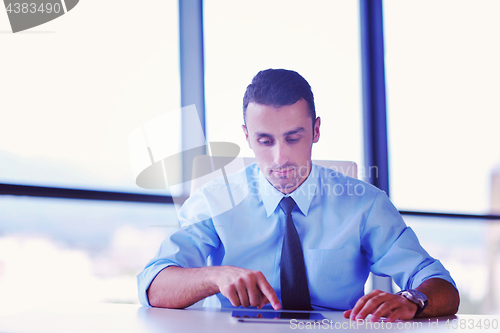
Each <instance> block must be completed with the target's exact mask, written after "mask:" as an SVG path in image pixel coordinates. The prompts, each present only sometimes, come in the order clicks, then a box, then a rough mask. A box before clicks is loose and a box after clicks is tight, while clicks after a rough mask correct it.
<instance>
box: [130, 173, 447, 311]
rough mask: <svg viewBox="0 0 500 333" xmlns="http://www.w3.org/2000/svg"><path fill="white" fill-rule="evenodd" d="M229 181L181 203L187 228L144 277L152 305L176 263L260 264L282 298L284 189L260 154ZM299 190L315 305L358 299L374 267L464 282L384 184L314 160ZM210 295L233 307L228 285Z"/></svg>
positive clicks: (410, 284) (209, 302)
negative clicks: (424, 241) (156, 288)
mask: <svg viewBox="0 0 500 333" xmlns="http://www.w3.org/2000/svg"><path fill="white" fill-rule="evenodd" d="M228 183H229V186H228V185H226V183H225V182H224V180H223V179H217V180H215V181H212V182H210V183H208V184H207V185H205V186H203V187H201V188H200V189H198V190H197V191H195V193H193V194H192V196H191V197H190V198H189V199H188V200H186V202H185V203H184V205H183V206H182V208H181V209H180V210H179V212H178V216H179V224H180V228H179V229H176V230H174V231H173V232H172V234H171V235H170V236H169V237H167V238H166V239H165V240H164V241H163V243H162V244H161V246H160V249H159V250H158V252H157V254H156V256H155V258H153V259H152V260H151V261H150V262H149V263H148V264H147V266H146V268H145V269H144V270H143V271H142V272H141V273H140V274H139V275H138V277H137V280H138V287H139V299H140V301H141V304H142V305H144V306H149V302H148V299H147V294H146V291H147V289H148V288H149V285H150V284H151V282H152V281H153V279H154V278H155V277H156V275H157V274H158V273H159V272H160V271H161V270H162V269H164V268H166V267H168V266H172V265H175V266H181V267H203V266H207V265H213V266H215V265H232V266H237V267H243V268H248V269H252V270H258V271H261V272H262V273H263V274H264V276H265V277H266V279H267V281H268V282H269V283H270V285H271V286H272V287H273V288H274V290H275V291H276V294H277V296H278V298H279V299H280V300H281V293H280V258H281V248H282V242H283V234H284V224H285V216H284V214H283V212H282V211H281V209H280V208H279V207H278V203H279V202H280V200H281V198H283V196H284V194H283V193H281V192H279V191H278V190H276V189H275V188H274V187H273V186H272V185H271V184H270V183H269V182H268V181H267V179H266V178H265V177H264V175H263V174H262V172H260V170H259V168H258V167H257V165H256V164H252V165H250V166H249V167H247V168H245V169H244V170H242V171H240V172H237V173H235V174H232V175H230V176H229V181H228ZM228 193H229V194H230V195H231V196H232V200H231V201H228V200H227V198H228ZM290 196H291V197H292V198H293V199H294V200H295V202H296V203H297V205H296V207H295V208H294V210H293V211H292V216H293V221H294V223H295V226H296V228H297V232H298V233H299V235H300V239H301V242H302V248H303V251H304V260H305V265H306V271H307V279H308V284H309V292H310V295H311V305H312V307H313V308H314V309H319V310H324V309H331V310H346V309H351V308H352V307H353V306H354V304H355V303H356V301H357V300H358V299H359V298H360V297H361V296H363V294H364V284H365V282H366V279H367V277H368V274H369V272H370V271H372V272H373V273H374V274H377V275H382V276H390V277H392V278H393V279H394V281H395V282H396V284H397V285H398V286H399V287H401V288H402V289H410V288H416V287H417V286H418V285H420V284H421V283H422V282H423V281H425V280H426V279H429V278H436V277H437V278H441V279H444V280H447V281H448V282H450V283H451V284H453V286H455V283H454V281H453V279H452V278H451V276H450V274H449V272H448V271H447V270H446V269H445V268H444V267H443V265H442V264H441V263H440V262H439V260H436V259H434V258H432V257H431V256H429V254H428V253H427V252H426V251H425V250H424V249H423V248H422V247H421V246H420V244H419V242H418V239H417V236H416V235H415V233H414V232H413V230H412V229H411V228H409V227H407V226H406V224H405V222H404V221H403V219H402V218H401V215H400V214H399V212H398V211H397V210H396V208H395V207H394V206H393V204H392V203H391V202H390V200H389V199H388V198H387V196H386V195H385V193H384V192H383V191H381V190H379V189H377V188H376V187H374V186H372V185H369V184H367V183H364V182H362V181H360V180H357V179H353V178H350V177H347V176H344V175H342V174H340V173H337V172H335V171H333V170H330V169H326V168H323V167H320V166H317V165H313V166H312V168H311V173H310V174H309V176H308V178H307V179H306V180H305V181H304V182H303V183H302V184H301V185H300V186H299V187H298V188H297V189H296V190H295V191H293V192H292V193H291V194H290ZM228 202H230V203H229V204H228ZM455 287H456V286H455ZM204 305H205V306H223V307H232V305H231V303H230V301H229V300H228V299H227V298H226V297H224V296H223V295H222V294H220V293H219V294H217V295H214V296H211V297H209V298H207V299H206V300H205V303H204Z"/></svg>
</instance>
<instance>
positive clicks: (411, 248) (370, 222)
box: [360, 192, 456, 289]
mask: <svg viewBox="0 0 500 333" xmlns="http://www.w3.org/2000/svg"><path fill="white" fill-rule="evenodd" d="M361 229H362V230H360V232H361V246H362V250H363V251H365V252H366V256H367V258H368V260H369V261H370V263H371V267H370V270H371V271H372V273H374V274H376V275H381V276H390V277H392V278H393V279H394V282H396V284H397V285H398V286H399V287H400V288H401V289H412V288H416V287H418V286H419V285H420V284H421V283H422V282H424V281H425V280H427V279H430V278H441V279H444V280H446V281H448V282H450V283H451V284H452V285H453V286H454V287H455V288H456V285H455V282H454V281H453V279H452V278H451V275H450V273H449V272H448V271H447V270H446V269H445V268H444V266H443V265H442V264H441V262H440V261H439V260H437V259H434V258H432V257H431V256H430V255H429V253H427V252H426V251H425V250H424V249H423V248H422V246H421V245H420V243H419V241H418V238H417V236H416V235H415V233H414V232H413V230H412V229H411V228H410V227H408V226H406V224H405V222H404V221H403V218H402V217H401V215H400V214H399V212H398V210H397V209H396V208H395V207H394V205H393V204H392V203H391V201H390V200H389V198H388V197H387V195H385V193H384V192H380V193H378V194H377V196H376V197H375V199H374V202H373V205H372V207H371V209H370V211H369V212H368V214H367V217H366V220H365V223H364V224H363V225H362V227H361Z"/></svg>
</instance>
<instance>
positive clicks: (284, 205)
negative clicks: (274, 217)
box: [279, 197, 295, 215]
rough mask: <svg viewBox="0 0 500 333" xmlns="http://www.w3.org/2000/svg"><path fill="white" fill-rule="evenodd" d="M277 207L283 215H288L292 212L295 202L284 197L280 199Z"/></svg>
mask: <svg viewBox="0 0 500 333" xmlns="http://www.w3.org/2000/svg"><path fill="white" fill-rule="evenodd" d="M279 205H280V208H281V210H282V211H283V213H285V215H288V214H290V213H291V212H292V209H293V207H295V201H294V200H293V199H292V198H291V197H284V198H283V199H281V201H280V203H279Z"/></svg>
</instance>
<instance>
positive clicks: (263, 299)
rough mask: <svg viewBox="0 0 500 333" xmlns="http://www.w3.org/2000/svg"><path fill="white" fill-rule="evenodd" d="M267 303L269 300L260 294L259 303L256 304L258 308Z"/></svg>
mask: <svg viewBox="0 0 500 333" xmlns="http://www.w3.org/2000/svg"><path fill="white" fill-rule="evenodd" d="M268 303H269V300H268V299H267V297H266V296H265V295H262V299H261V302H260V304H259V305H258V306H257V308H258V309H259V310H260V309H262V308H263V307H264V305H266V304H268Z"/></svg>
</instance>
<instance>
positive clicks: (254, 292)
mask: <svg viewBox="0 0 500 333" xmlns="http://www.w3.org/2000/svg"><path fill="white" fill-rule="evenodd" d="M247 293H248V297H249V301H250V305H251V306H257V307H258V306H259V305H261V304H262V299H263V298H264V297H265V296H264V295H263V294H262V292H261V291H260V289H259V288H258V287H257V284H256V282H255V281H252V282H251V283H250V284H249V285H247ZM265 304H266V303H264V305H265Z"/></svg>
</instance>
